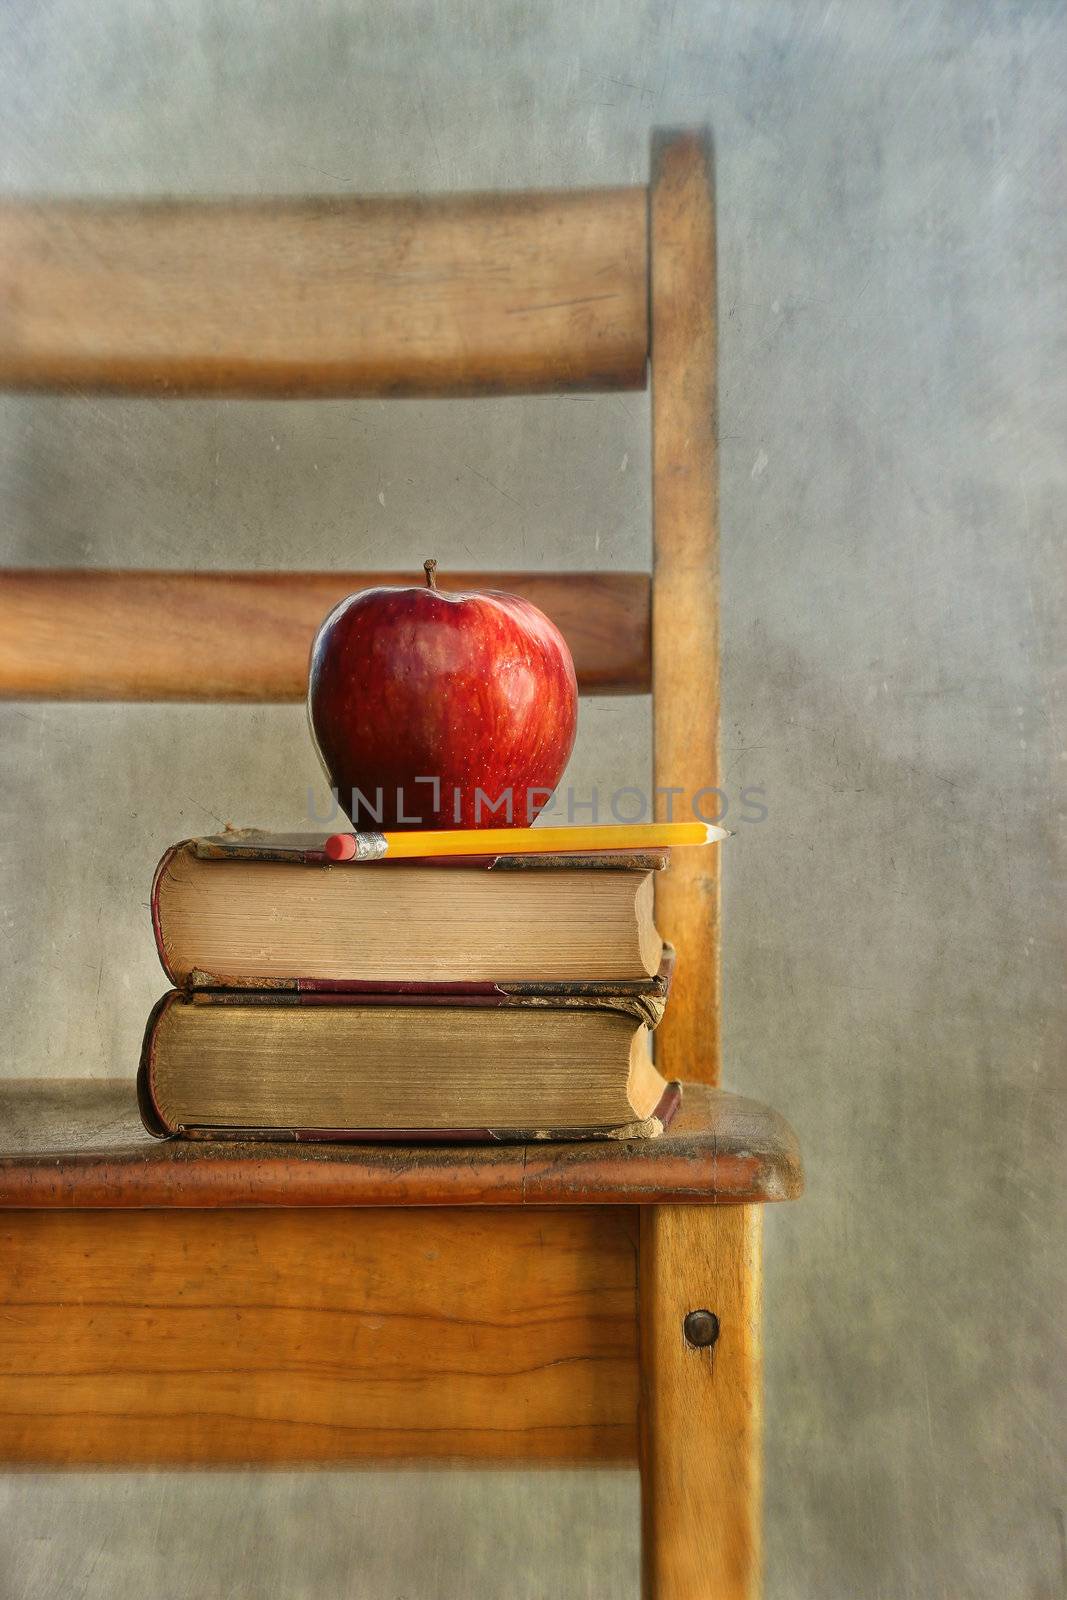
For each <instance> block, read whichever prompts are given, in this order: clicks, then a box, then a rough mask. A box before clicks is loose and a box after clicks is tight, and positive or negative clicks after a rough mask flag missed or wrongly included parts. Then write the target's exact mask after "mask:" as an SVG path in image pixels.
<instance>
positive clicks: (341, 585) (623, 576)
mask: <svg viewBox="0 0 1067 1600" xmlns="http://www.w3.org/2000/svg"><path fill="white" fill-rule="evenodd" d="M420 579H421V574H419V575H417V574H415V573H410V572H406V573H405V572H363V573H360V572H138V571H92V570H70V569H56V568H20V569H17V570H13V569H10V568H9V569H7V570H6V571H4V570H0V698H6V699H38V700H44V699H51V700H216V701H217V700H245V701H260V702H264V701H283V700H302V699H303V698H304V696H305V695H306V693H307V671H308V655H309V652H310V649H311V641H312V639H313V638H314V636H315V632H316V630H317V628H318V626H319V624H320V623H321V622H322V620H323V618H324V617H326V616H327V614H328V613H329V612H330V611H331V610H332V609H333V607H334V606H335V605H336V604H337V603H338V601H340V600H343V599H344V598H345V596H346V595H349V594H352V593H353V592H354V591H355V590H357V589H363V588H371V587H373V586H375V585H376V584H400V585H405V584H413V583H416V582H417V581H420ZM438 586H439V587H440V588H441V589H446V590H448V589H452V590H455V589H467V588H474V589H486V588H491V589H502V590H504V591H505V592H508V593H513V594H521V595H524V596H525V597H526V598H527V599H528V600H531V601H532V602H533V604H534V605H536V606H539V607H540V608H541V610H542V611H544V612H546V613H547V614H548V616H550V617H551V618H552V620H553V621H554V622H555V623H556V624H557V626H558V627H559V628H560V630H561V632H562V633H563V635H564V637H565V638H566V640H567V643H568V644H569V645H570V648H571V653H572V655H573V656H574V664H575V670H576V672H577V675H578V685H579V688H580V689H581V690H582V691H583V692H584V693H586V694H638V693H642V692H644V691H645V690H647V689H648V686H649V681H650V678H649V673H650V643H649V635H650V585H649V579H648V577H647V576H646V575H645V574H644V573H637V572H624V573H586V572H574V573H531V572H521V573H520V572H500V573H463V572H460V573H447V572H446V573H443V574H441V575H440V576H439V578H438Z"/></svg>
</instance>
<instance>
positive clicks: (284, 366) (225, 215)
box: [0, 188, 648, 397]
mask: <svg viewBox="0 0 1067 1600" xmlns="http://www.w3.org/2000/svg"><path fill="white" fill-rule="evenodd" d="M647 209H648V208H647V191H646V190H645V189H643V188H632V189H603V190H592V191H584V190H574V191H558V192H547V193H528V194H511V195H506V194H504V195H454V196H442V197H431V198H425V199H354V198H353V199H349V198H343V199H322V200H277V201H270V202H263V201H222V202H212V201H193V202H186V201H182V202H168V201H158V202H148V203H145V202H121V201H116V202H103V203H101V202H96V201H85V202H79V201H33V200H24V201H9V202H5V203H4V204H2V205H0V305H2V306H3V308H4V310H3V315H2V316H0V388H8V389H49V390H57V389H71V388H75V389H89V390H96V391H112V392H129V393H150V394H207V393H224V394H233V395H252V396H255V395H292V396H298V397H299V396H313V395H335V396H339V395H351V396H354V395H382V396H385V395H456V394H493V393H513V394H519V393H536V392H541V391H552V390H568V389H620V388H642V387H644V384H645V374H646V357H647V352H648V259H647Z"/></svg>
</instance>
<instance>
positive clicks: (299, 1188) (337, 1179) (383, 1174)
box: [0, 1078, 803, 1210]
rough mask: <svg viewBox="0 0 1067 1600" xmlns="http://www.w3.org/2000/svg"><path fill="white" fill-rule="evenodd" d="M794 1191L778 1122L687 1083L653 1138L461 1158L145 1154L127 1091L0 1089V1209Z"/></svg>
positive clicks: (721, 1199) (652, 1197)
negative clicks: (677, 1106)
mask: <svg viewBox="0 0 1067 1600" xmlns="http://www.w3.org/2000/svg"><path fill="white" fill-rule="evenodd" d="M802 1183H803V1178H802V1174H801V1166H800V1158H799V1154H798V1152H797V1145H796V1139H795V1137H794V1135H793V1133H792V1130H791V1129H790V1128H789V1126H788V1124H787V1123H786V1122H785V1121H784V1120H783V1119H782V1118H781V1117H779V1116H778V1115H777V1114H776V1113H775V1112H773V1111H770V1110H769V1109H768V1108H767V1107H766V1106H762V1105H760V1104H759V1103H758V1102H756V1101H754V1100H745V1099H743V1098H742V1097H741V1096H739V1095H731V1094H727V1093H725V1092H724V1091H723V1090H717V1089H707V1088H705V1087H704V1086H702V1085H696V1084H694V1085H691V1086H688V1087H687V1088H686V1090H685V1093H684V1096H683V1099H682V1106H681V1109H680V1111H679V1112H678V1114H677V1116H676V1117H675V1119H674V1121H673V1122H672V1123H671V1126H670V1128H669V1129H668V1131H667V1133H666V1134H664V1136H663V1137H662V1138H660V1139H638V1140H629V1141H627V1142H625V1143H617V1142H615V1141H596V1142H590V1143H576V1144H530V1145H521V1144H517V1145H465V1146H449V1145H437V1146H434V1145H429V1146H428V1145H413V1146H404V1145H315V1144H303V1145H297V1144H263V1143H255V1144H227V1143H214V1142H206V1141H193V1140H185V1139H166V1140H160V1139H153V1138H151V1137H150V1136H149V1135H148V1134H147V1133H145V1131H144V1129H143V1128H142V1126H141V1121H140V1117H139V1116H138V1114H137V1105H136V1098H135V1093H134V1085H133V1082H132V1080H128V1079H121V1080H119V1079H111V1080H91V1079H77V1078H74V1079H55V1078H51V1079H49V1078H40V1079H24V1080H21V1081H19V1080H10V1081H8V1082H6V1083H4V1084H0V1207H21V1208H32V1209H47V1210H56V1209H58V1210H69V1209H76V1208H87V1207H92V1208H103V1209H118V1210H127V1209H130V1208H140V1207H146V1206H161V1207H167V1208H177V1209H206V1208H218V1207H255V1208H260V1207H268V1208H269V1207H276V1206H306V1207H329V1206H397V1207H402V1206H493V1207H500V1206H553V1207H555V1206H582V1205H598V1206H602V1205H615V1206H630V1205H636V1204H642V1203H649V1202H652V1201H660V1200H678V1201H686V1202H692V1203H694V1204H707V1205H723V1204H738V1203H747V1202H761V1201H775V1200H787V1199H790V1198H792V1197H793V1196H794V1195H796V1194H799V1192H800V1189H801V1186H802Z"/></svg>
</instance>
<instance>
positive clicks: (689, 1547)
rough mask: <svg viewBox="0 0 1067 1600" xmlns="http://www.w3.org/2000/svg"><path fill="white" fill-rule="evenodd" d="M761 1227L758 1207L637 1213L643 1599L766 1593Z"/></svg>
mask: <svg viewBox="0 0 1067 1600" xmlns="http://www.w3.org/2000/svg"><path fill="white" fill-rule="evenodd" d="M761 1221H762V1213H761V1209H760V1207H759V1206H685V1205H682V1206H647V1207H644V1208H643V1209H642V1212H641V1260H640V1277H641V1412H642V1416H641V1499H642V1538H643V1552H642V1555H643V1568H644V1592H645V1597H646V1600H755V1597H756V1595H757V1594H758V1592H759V1566H760V1560H759V1556H760V1421H761V1415H760V1414H761V1389H760V1237H761ZM692 1312H705V1313H708V1312H710V1313H712V1316H711V1317H709V1316H703V1317H690V1313H692ZM687 1318H689V1321H688V1323H687V1320H686V1319H687ZM713 1318H716V1319H717V1324H716V1322H715V1321H714V1320H713ZM687 1330H688V1333H689V1334H690V1336H691V1338H687V1337H686V1331H687ZM691 1341H692V1342H691ZM702 1341H703V1342H702ZM708 1341H711V1342H708Z"/></svg>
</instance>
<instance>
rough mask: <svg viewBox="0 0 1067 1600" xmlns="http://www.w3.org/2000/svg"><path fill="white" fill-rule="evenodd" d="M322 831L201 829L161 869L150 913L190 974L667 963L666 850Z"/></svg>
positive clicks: (650, 968)
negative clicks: (489, 850) (660, 900)
mask: <svg viewBox="0 0 1067 1600" xmlns="http://www.w3.org/2000/svg"><path fill="white" fill-rule="evenodd" d="M324 845H325V837H324V836H314V835H311V836H305V835H302V834H288V835H284V834H283V835H278V834H274V835H272V834H264V833H257V832H254V831H252V830H247V831H244V832H232V833H227V834H223V835H220V836H219V837H218V838H210V839H191V840H187V841H186V842H185V843H183V844H179V845H175V846H174V847H173V849H171V850H168V851H167V853H166V855H165V856H164V857H163V859H162V861H161V862H160V864H159V866H158V868H157V869H156V876H155V882H154V884H153V888H152V923H153V927H154V929H155V935H156V946H157V948H158V950H159V956H160V960H161V961H162V963H163V968H164V971H165V972H166V974H167V976H168V977H169V978H170V980H171V982H172V983H174V984H175V985H176V986H177V987H178V988H185V989H192V988H203V987H221V988H260V989H261V988H266V987H269V988H272V989H282V990H284V989H294V990H301V989H303V990H311V991H314V990H316V989H324V990H334V991H335V990H345V989H350V990H352V991H354V992H361V991H367V990H373V989H375V988H387V989H390V990H395V989H397V988H403V987H406V986H410V987H412V988H415V989H425V988H426V987H427V986H439V987H440V988H441V989H442V990H445V991H447V990H449V989H454V988H455V986H456V985H464V986H467V987H468V988H474V989H477V988H479V987H485V986H493V985H497V984H507V983H513V982H524V981H530V980H532V981H536V982H540V983H544V982H555V983H564V984H566V983H571V982H573V981H575V980H578V979H581V980H594V981H600V982H608V983H618V982H627V981H629V982H640V981H642V980H644V979H647V978H650V977H651V976H652V975H653V974H655V973H656V972H657V970H658V969H659V966H660V963H661V960H662V957H663V941H662V940H661V938H660V936H659V934H658V933H657V932H656V927H655V924H654V922H653V919H652V885H653V876H654V874H655V872H657V871H658V870H659V869H661V868H662V867H664V866H666V865H667V860H668V852H667V851H665V850H659V851H647V850H644V851H639V850H627V851H617V852H611V853H609V852H597V853H593V854H590V855H582V856H573V855H572V856H559V855H555V856H553V855H540V856H518V855H516V856H494V857H452V858H448V859H447V860H446V859H444V858H442V859H440V860H436V861H435V860H429V861H427V860H422V861H392V862H390V861H388V860H386V861H380V862H366V861H365V862H358V861H352V862H332V861H330V860H329V858H328V857H327V856H326V854H325V850H324Z"/></svg>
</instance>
